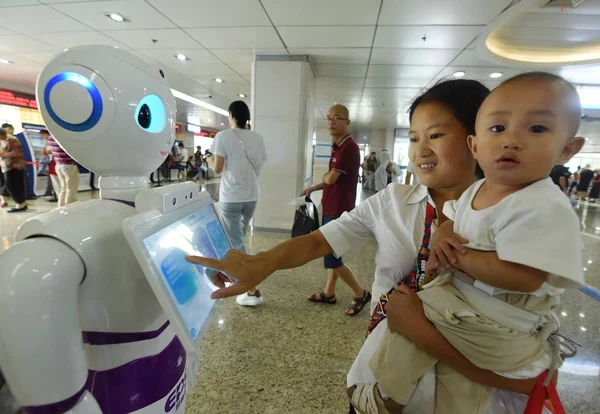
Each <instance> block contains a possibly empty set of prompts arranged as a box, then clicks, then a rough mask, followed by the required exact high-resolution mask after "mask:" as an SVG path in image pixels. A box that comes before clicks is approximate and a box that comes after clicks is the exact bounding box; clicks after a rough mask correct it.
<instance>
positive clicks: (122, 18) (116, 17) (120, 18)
mask: <svg viewBox="0 0 600 414" xmlns="http://www.w3.org/2000/svg"><path fill="white" fill-rule="evenodd" d="M106 17H108V18H110V19H112V20H114V21H115V22H119V23H121V22H128V21H129V20H127V18H126V17H125V16H123V15H122V14H121V13H107V14H106Z"/></svg>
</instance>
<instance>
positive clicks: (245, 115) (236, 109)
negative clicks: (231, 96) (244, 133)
mask: <svg viewBox="0 0 600 414" xmlns="http://www.w3.org/2000/svg"><path fill="white" fill-rule="evenodd" d="M229 113H230V114H231V117H232V118H233V119H235V123H236V126H237V127H238V128H242V129H244V128H246V124H247V123H248V121H249V120H250V109H248V105H246V102H244V101H235V102H232V103H231V105H229Z"/></svg>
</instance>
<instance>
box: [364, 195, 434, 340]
mask: <svg viewBox="0 0 600 414" xmlns="http://www.w3.org/2000/svg"><path fill="white" fill-rule="evenodd" d="M435 218H436V212H435V208H434V207H433V206H432V205H431V204H430V203H427V207H426V209H425V223H424V226H425V230H424V232H423V242H422V243H421V248H420V249H419V251H418V252H417V258H416V259H415V263H414V265H413V268H412V270H411V272H410V273H409V274H407V275H406V276H405V277H404V278H403V279H402V281H401V282H400V283H399V284H406V285H408V287H410V288H411V289H412V290H414V291H415V292H417V291H418V290H419V289H420V287H421V286H423V285H424V284H425V282H426V275H425V263H426V262H427V259H429V242H430V241H431V226H432V224H433V221H434V220H435ZM393 291H394V288H392V289H390V290H389V292H388V293H384V294H383V295H381V297H380V298H379V302H378V303H377V305H376V306H375V310H374V311H373V314H372V315H371V319H370V321H369V326H368V327H367V336H369V334H370V333H371V332H373V330H374V329H375V327H376V326H377V325H378V324H379V322H381V321H382V320H384V319H385V305H386V304H387V302H388V300H389V298H388V295H390V294H391V293H392V292H393Z"/></svg>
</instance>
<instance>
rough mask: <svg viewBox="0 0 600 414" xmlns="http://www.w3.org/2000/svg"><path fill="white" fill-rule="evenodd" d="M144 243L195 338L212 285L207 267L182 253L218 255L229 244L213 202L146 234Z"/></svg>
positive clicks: (209, 307)
mask: <svg viewBox="0 0 600 414" xmlns="http://www.w3.org/2000/svg"><path fill="white" fill-rule="evenodd" d="M144 245H145V247H146V249H147V250H148V252H149V253H150V257H151V259H152V262H153V263H154V265H155V267H156V268H157V269H158V270H159V274H160V277H161V278H162V279H163V282H164V285H165V286H167V288H168V289H167V290H168V291H169V294H170V296H171V298H172V299H173V301H174V302H175V304H176V306H177V310H178V311H179V314H180V315H181V317H182V319H183V320H184V322H185V324H186V327H187V329H188V331H189V333H190V335H191V336H192V338H194V339H196V338H197V337H198V335H200V333H201V332H202V330H203V328H204V327H205V326H206V323H207V322H208V317H209V316H210V311H211V310H212V308H213V306H214V304H215V301H214V300H212V299H211V298H210V294H211V293H212V292H213V291H214V290H215V289H216V288H215V287H214V285H213V284H212V283H211V282H210V280H209V278H208V274H209V273H210V272H211V271H210V270H209V269H205V268H204V267H202V266H200V265H195V264H192V263H189V262H187V261H186V260H185V256H188V255H193V256H202V257H210V258H213V259H221V258H222V257H223V256H225V254H226V253H227V252H228V251H229V249H230V248H231V247H230V244H229V240H228V239H227V236H226V235H225V231H224V230H223V227H222V226H221V223H220V222H219V219H218V217H217V214H216V212H215V209H214V206H213V205H212V204H209V205H207V206H204V207H202V208H200V209H199V210H197V211H195V212H194V213H192V214H190V215H188V216H186V217H184V218H183V219H181V220H179V221H177V222H175V223H173V224H171V225H169V226H167V227H165V228H163V229H161V230H160V231H158V232H156V233H154V234H152V235H150V236H148V237H146V238H145V239H144Z"/></svg>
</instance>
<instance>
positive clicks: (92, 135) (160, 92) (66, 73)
mask: <svg viewBox="0 0 600 414" xmlns="http://www.w3.org/2000/svg"><path fill="white" fill-rule="evenodd" d="M35 92H36V97H37V101H38V106H39V108H40V111H41V113H42V117H43V118H44V121H45V122H46V126H47V127H48V129H49V130H50V132H52V134H53V136H54V137H55V139H56V140H57V141H58V142H59V143H60V145H61V147H62V148H63V149H64V150H65V151H66V152H67V153H68V154H69V155H70V156H71V157H72V158H73V159H75V160H76V161H77V162H79V163H80V164H81V165H83V166H84V167H86V168H87V169H89V170H91V171H93V172H95V173H96V174H99V175H110V176H123V177H131V176H147V175H149V174H150V173H151V172H152V171H154V170H155V169H156V168H157V167H158V166H159V165H160V164H161V163H162V162H163V160H164V159H165V158H166V157H167V155H168V154H169V152H170V150H171V147H172V146H173V142H174V141H175V99H174V98H173V95H172V94H171V90H170V88H169V86H168V84H167V82H166V80H165V79H164V74H163V72H162V70H159V69H158V68H154V67H152V66H150V65H148V64H147V63H145V62H144V61H143V60H141V59H139V58H138V57H136V56H134V55H132V54H130V53H128V52H125V51H123V50H120V49H116V48H114V47H111V46H80V47H75V48H73V49H68V50H67V51H65V52H64V53H61V54H60V55H58V56H56V57H55V58H53V59H52V61H50V62H49V63H48V64H47V65H46V67H45V68H44V69H43V70H42V72H41V73H40V74H39V76H38V79H37V83H36V87H35Z"/></svg>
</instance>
